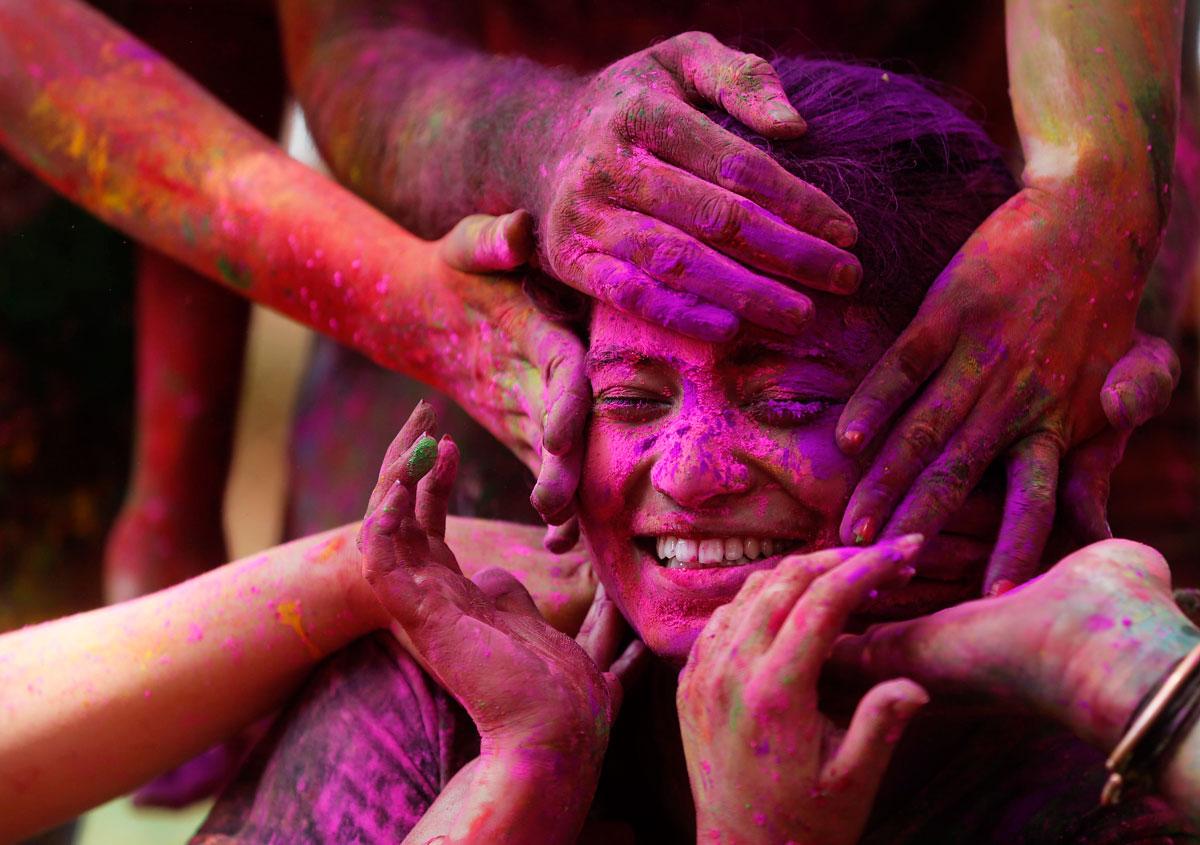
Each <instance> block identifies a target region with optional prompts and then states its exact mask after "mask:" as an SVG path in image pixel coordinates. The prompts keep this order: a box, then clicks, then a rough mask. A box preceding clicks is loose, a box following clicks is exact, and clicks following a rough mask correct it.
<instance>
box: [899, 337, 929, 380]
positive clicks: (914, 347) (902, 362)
mask: <svg viewBox="0 0 1200 845" xmlns="http://www.w3.org/2000/svg"><path fill="white" fill-rule="evenodd" d="M895 364H896V370H897V371H898V372H899V373H900V377H901V378H902V379H904V381H906V382H908V383H910V384H917V383H919V382H921V381H923V380H924V379H925V351H924V347H923V346H922V344H920V343H919V342H914V343H906V344H904V345H903V346H901V347H900V348H899V349H898V350H897V351H896V359H895Z"/></svg>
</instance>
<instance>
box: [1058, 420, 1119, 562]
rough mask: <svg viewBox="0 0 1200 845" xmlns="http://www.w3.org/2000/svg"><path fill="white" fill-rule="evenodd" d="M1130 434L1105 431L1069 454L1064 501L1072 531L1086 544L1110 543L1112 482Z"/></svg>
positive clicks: (1063, 470)
mask: <svg viewBox="0 0 1200 845" xmlns="http://www.w3.org/2000/svg"><path fill="white" fill-rule="evenodd" d="M1129 435H1130V432H1129V431H1128V430H1126V431H1119V430H1116V429H1105V430H1104V431H1102V432H1101V433H1100V434H1098V435H1096V436H1095V437H1093V438H1092V439H1091V440H1088V441H1086V442H1084V443H1082V444H1080V445H1078V446H1076V447H1075V448H1074V449H1072V450H1071V451H1070V452H1068V453H1067V457H1066V460H1065V461H1064V463H1063V467H1062V485H1061V489H1062V493H1061V501H1062V507H1063V513H1064V516H1065V517H1066V522H1067V525H1068V527H1069V528H1070V529H1071V531H1072V532H1073V533H1074V535H1075V538H1076V539H1077V540H1078V541H1079V542H1080V543H1083V544H1085V545H1086V544H1088V543H1095V542H1098V541H1100V540H1108V539H1110V538H1111V537H1112V528H1110V527H1109V525H1108V492H1109V479H1110V478H1111V477H1112V472H1113V470H1114V469H1116V467H1117V464H1119V463H1120V462H1121V458H1122V456H1123V455H1124V454H1125V444H1126V443H1127V442H1128V441H1129Z"/></svg>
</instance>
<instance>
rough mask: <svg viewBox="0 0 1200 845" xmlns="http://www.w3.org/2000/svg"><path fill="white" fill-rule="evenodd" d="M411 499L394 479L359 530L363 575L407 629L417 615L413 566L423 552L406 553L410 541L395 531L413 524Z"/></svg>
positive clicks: (414, 522) (409, 492)
mask: <svg viewBox="0 0 1200 845" xmlns="http://www.w3.org/2000/svg"><path fill="white" fill-rule="evenodd" d="M414 501H415V497H414V496H413V495H412V491H410V490H409V489H408V488H407V487H405V486H404V485H403V484H401V483H400V481H398V480H397V481H396V482H394V483H393V484H392V486H391V488H390V489H389V490H388V491H387V493H386V494H385V495H384V497H383V500H382V501H381V502H380V504H379V506H378V508H376V510H375V511H373V512H372V513H371V514H370V515H369V516H368V517H367V518H366V519H365V520H364V521H363V526H362V530H361V531H360V533H359V548H360V549H361V550H362V552H363V578H364V579H365V580H366V581H367V583H369V584H370V585H371V588H372V589H373V590H374V592H375V595H376V597H377V598H378V599H379V601H380V603H381V604H383V606H384V608H385V609H386V610H387V611H388V613H390V614H391V615H392V617H393V618H395V619H396V620H397V621H398V622H399V623H400V624H401V625H402V626H403V627H405V628H406V629H407V628H408V627H409V626H410V625H413V624H414V623H416V622H418V621H419V619H420V614H419V612H418V610H417V608H418V605H419V601H418V597H419V593H420V590H419V589H418V588H417V586H416V581H415V580H414V578H413V571H412V570H413V567H414V566H415V565H416V563H417V561H418V560H420V559H421V557H422V555H421V554H420V553H419V552H418V554H416V555H411V556H409V555H406V554H405V553H406V552H411V550H412V549H411V543H410V542H405V543H404V544H401V543H399V542H397V535H398V534H399V533H400V531H401V528H402V526H403V525H404V523H405V522H406V520H407V521H408V522H410V523H411V524H412V525H413V526H415V525H416V519H415V515H414V513H413V506H414Z"/></svg>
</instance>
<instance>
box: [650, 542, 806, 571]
mask: <svg viewBox="0 0 1200 845" xmlns="http://www.w3.org/2000/svg"><path fill="white" fill-rule="evenodd" d="M796 545H797V544H796V542H795V541H791V540H783V539H770V538H766V537H763V538H758V537H746V538H744V539H743V538H741V537H707V538H705V539H703V540H697V539H692V538H688V537H674V536H671V535H663V536H659V537H656V538H655V550H656V551H657V553H658V559H659V560H660V561H661V562H662V563H663V564H664V565H665V566H666V567H667V568H668V569H684V568H693V567H697V566H698V567H701V568H705V567H714V566H745V565H746V564H748V563H753V562H754V561H755V560H758V559H759V558H765V557H772V556H773V555H775V553H776V552H779V553H780V554H782V553H783V552H784V551H786V550H788V549H791V548H794V547H795V546H796Z"/></svg>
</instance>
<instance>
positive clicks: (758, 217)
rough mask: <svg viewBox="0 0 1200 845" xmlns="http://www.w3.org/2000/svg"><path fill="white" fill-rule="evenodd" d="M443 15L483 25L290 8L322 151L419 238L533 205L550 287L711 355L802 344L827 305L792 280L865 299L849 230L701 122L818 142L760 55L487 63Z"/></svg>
mask: <svg viewBox="0 0 1200 845" xmlns="http://www.w3.org/2000/svg"><path fill="white" fill-rule="evenodd" d="M434 6H440V7H442V8H446V9H448V11H447V12H446V17H447V18H449V17H450V16H451V15H453V14H454V13H455V12H457V13H458V15H459V16H460V17H461V16H462V15H465V14H467V12H466V11H464V10H461V9H457V8H456V7H455V6H454V4H449V5H448V6H447V4H432V3H422V2H416V0H411V1H410V2H379V1H378V0H358V1H357V2H347V3H338V4H328V3H320V2H315V0H280V2H279V10H280V17H281V20H282V22H283V30H284V37H285V46H286V54H287V58H288V65H289V70H290V75H291V78H292V82H293V86H294V87H295V89H296V90H297V92H298V93H299V96H300V99H301V102H302V103H303V105H304V107H305V110H306V113H307V114H308V117H309V123H310V125H311V126H312V127H313V132H314V135H315V137H316V138H317V141H318V145H319V146H320V147H321V150H322V152H323V153H324V155H325V156H326V158H327V159H328V160H329V162H330V165H331V167H332V168H333V170H334V172H335V173H337V174H338V176H339V178H340V179H341V180H342V181H344V182H345V183H346V184H348V185H350V186H351V187H352V188H353V189H354V190H355V191H357V192H359V193H360V194H362V195H363V196H364V197H366V198H368V199H369V200H370V201H371V202H372V203H374V204H375V205H377V206H378V207H380V208H382V209H384V210H386V211H387V212H388V213H389V214H392V215H393V216H395V217H396V218H397V219H398V220H400V221H401V222H403V223H404V224H405V225H406V226H409V227H411V228H413V229H414V230H415V231H418V232H421V233H424V234H435V233H440V232H442V231H445V228H446V227H447V226H449V225H450V224H451V223H452V222H453V221H454V220H456V219H457V218H458V217H461V216H462V214H463V213H464V212H463V210H464V209H468V210H470V211H474V210H480V209H481V210H484V211H489V213H490V212H501V211H509V210H511V209H513V208H525V209H528V210H529V211H530V212H531V213H532V214H533V216H534V218H535V220H536V221H537V225H538V231H539V236H540V238H539V249H540V255H541V259H542V262H543V265H544V266H545V267H546V268H547V270H548V271H549V272H550V273H551V274H552V275H554V276H556V277H557V278H558V279H560V280H561V281H564V282H566V283H567V284H569V285H571V286H573V287H575V288H577V289H579V290H581V291H583V292H585V293H587V294H590V295H592V296H595V297H598V298H600V299H603V300H605V301H608V302H610V303H612V304H614V305H615V306H616V307H618V308H621V309H623V310H626V311H628V312H630V313H633V314H636V315H639V316H641V317H643V318H644V319H647V320H650V321H652V322H656V323H659V324H662V325H666V326H668V327H671V328H674V329H676V330H677V331H680V332H682V333H684V334H689V335H693V336H695V337H698V338H702V339H712V340H716V339H723V338H728V337H730V336H732V334H733V333H734V332H735V331H736V329H737V325H738V321H739V319H744V320H747V321H749V322H752V323H756V324H759V325H763V326H766V327H768V328H773V329H775V330H777V331H783V332H792V331H795V330H796V328H797V327H798V326H800V325H801V324H802V323H803V322H805V321H806V320H807V319H808V316H809V315H810V314H811V310H812V304H811V302H810V301H809V300H808V298H807V297H805V296H803V295H802V294H801V293H799V292H797V291H795V290H792V287H794V286H795V284H793V283H799V284H800V285H805V286H808V287H813V288H818V289H821V290H832V291H835V292H838V293H848V292H850V291H851V290H853V289H854V288H856V287H857V285H858V282H859V280H860V278H861V267H860V266H859V264H858V260H857V259H856V258H855V257H854V256H852V255H851V254H849V253H848V252H845V251H844V250H843V249H841V247H847V246H849V245H851V244H852V243H853V242H854V239H855V237H856V230H855V228H854V224H853V221H851V220H850V218H849V216H848V215H847V214H846V213H845V212H844V211H842V210H841V209H839V208H838V207H837V206H836V205H835V204H834V203H833V202H832V201H831V200H829V198H828V197H826V196H825V195H824V194H822V193H821V192H820V191H818V190H816V189H815V188H813V187H812V186H810V185H807V184H806V183H804V182H802V181H800V180H799V179H797V178H795V177H793V176H791V175H789V174H787V173H786V172H785V171H784V170H783V169H782V168H781V167H779V166H778V165H777V164H775V162H774V161H773V160H772V159H771V158H770V157H769V156H768V155H766V154H765V153H763V152H762V151H761V150H758V149H755V148H754V147H753V146H751V145H750V144H747V143H745V142H743V141H741V140H740V139H738V138H735V137H734V136H733V135H732V134H731V133H729V132H726V131H725V130H723V129H721V128H720V127H719V126H718V125H717V124H716V123H715V122H714V121H712V120H711V119H709V118H708V117H707V116H706V115H704V114H703V113H702V111H701V109H702V108H703V107H704V105H705V104H710V105H711V106H715V107H719V108H722V109H724V110H726V111H727V112H729V113H730V114H731V115H733V116H734V117H736V118H738V119H739V120H741V121H742V122H743V123H745V124H746V125H748V126H750V127H752V128H754V129H755V130H757V131H759V132H760V133H761V134H763V135H764V136H766V137H774V138H784V137H794V136H795V135H797V134H800V133H801V132H803V131H804V129H805V124H804V122H803V120H802V119H801V117H800V116H799V115H797V113H796V111H795V109H794V108H793V107H792V106H791V104H790V103H789V101H788V99H787V96H786V94H785V93H784V91H783V87H782V84H781V83H780V81H779V79H778V77H777V76H776V74H775V72H774V70H773V69H772V68H771V66H770V65H769V64H767V62H765V61H764V60H763V59H761V58H760V57H758V56H753V55H750V54H747V53H741V52H738V51H735V50H731V49H729V48H728V47H725V46H724V45H722V44H720V43H718V42H717V41H716V39H714V38H713V37H712V36H711V35H707V34H705V33H698V32H692V33H684V34H681V35H678V36H676V37H675V38H671V39H668V40H666V41H663V42H662V43H660V44H657V45H655V46H653V47H650V48H648V49H646V50H643V51H641V52H639V53H635V54H633V55H630V56H628V57H626V58H624V59H620V60H618V61H616V62H614V63H613V64H612V65H610V66H609V67H607V68H604V69H602V70H599V71H597V72H595V73H591V74H587V75H575V74H568V73H565V72H563V71H561V70H553V69H550V68H546V67H543V66H540V65H538V64H536V63H533V62H530V61H528V60H525V59H522V58H517V57H512V56H494V55H489V54H485V53H483V52H480V51H478V50H476V49H472V47H470V46H468V44H467V39H465V38H462V37H461V36H463V34H464V33H463V31H462V29H461V27H462V23H461V21H458V22H455V23H447V22H446V21H443V20H438V19H436V18H437V12H435V11H432V9H433V7H434ZM435 33H436V34H435ZM467 213H469V212H467ZM757 271H764V272H765V274H770V275H765V274H764V273H761V272H757ZM714 275H716V276H719V277H721V284H719V285H714V284H709V283H707V282H706V280H707V279H711V278H712V277H713V276H714ZM779 279H783V280H784V282H783V283H781V282H780V281H779Z"/></svg>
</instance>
